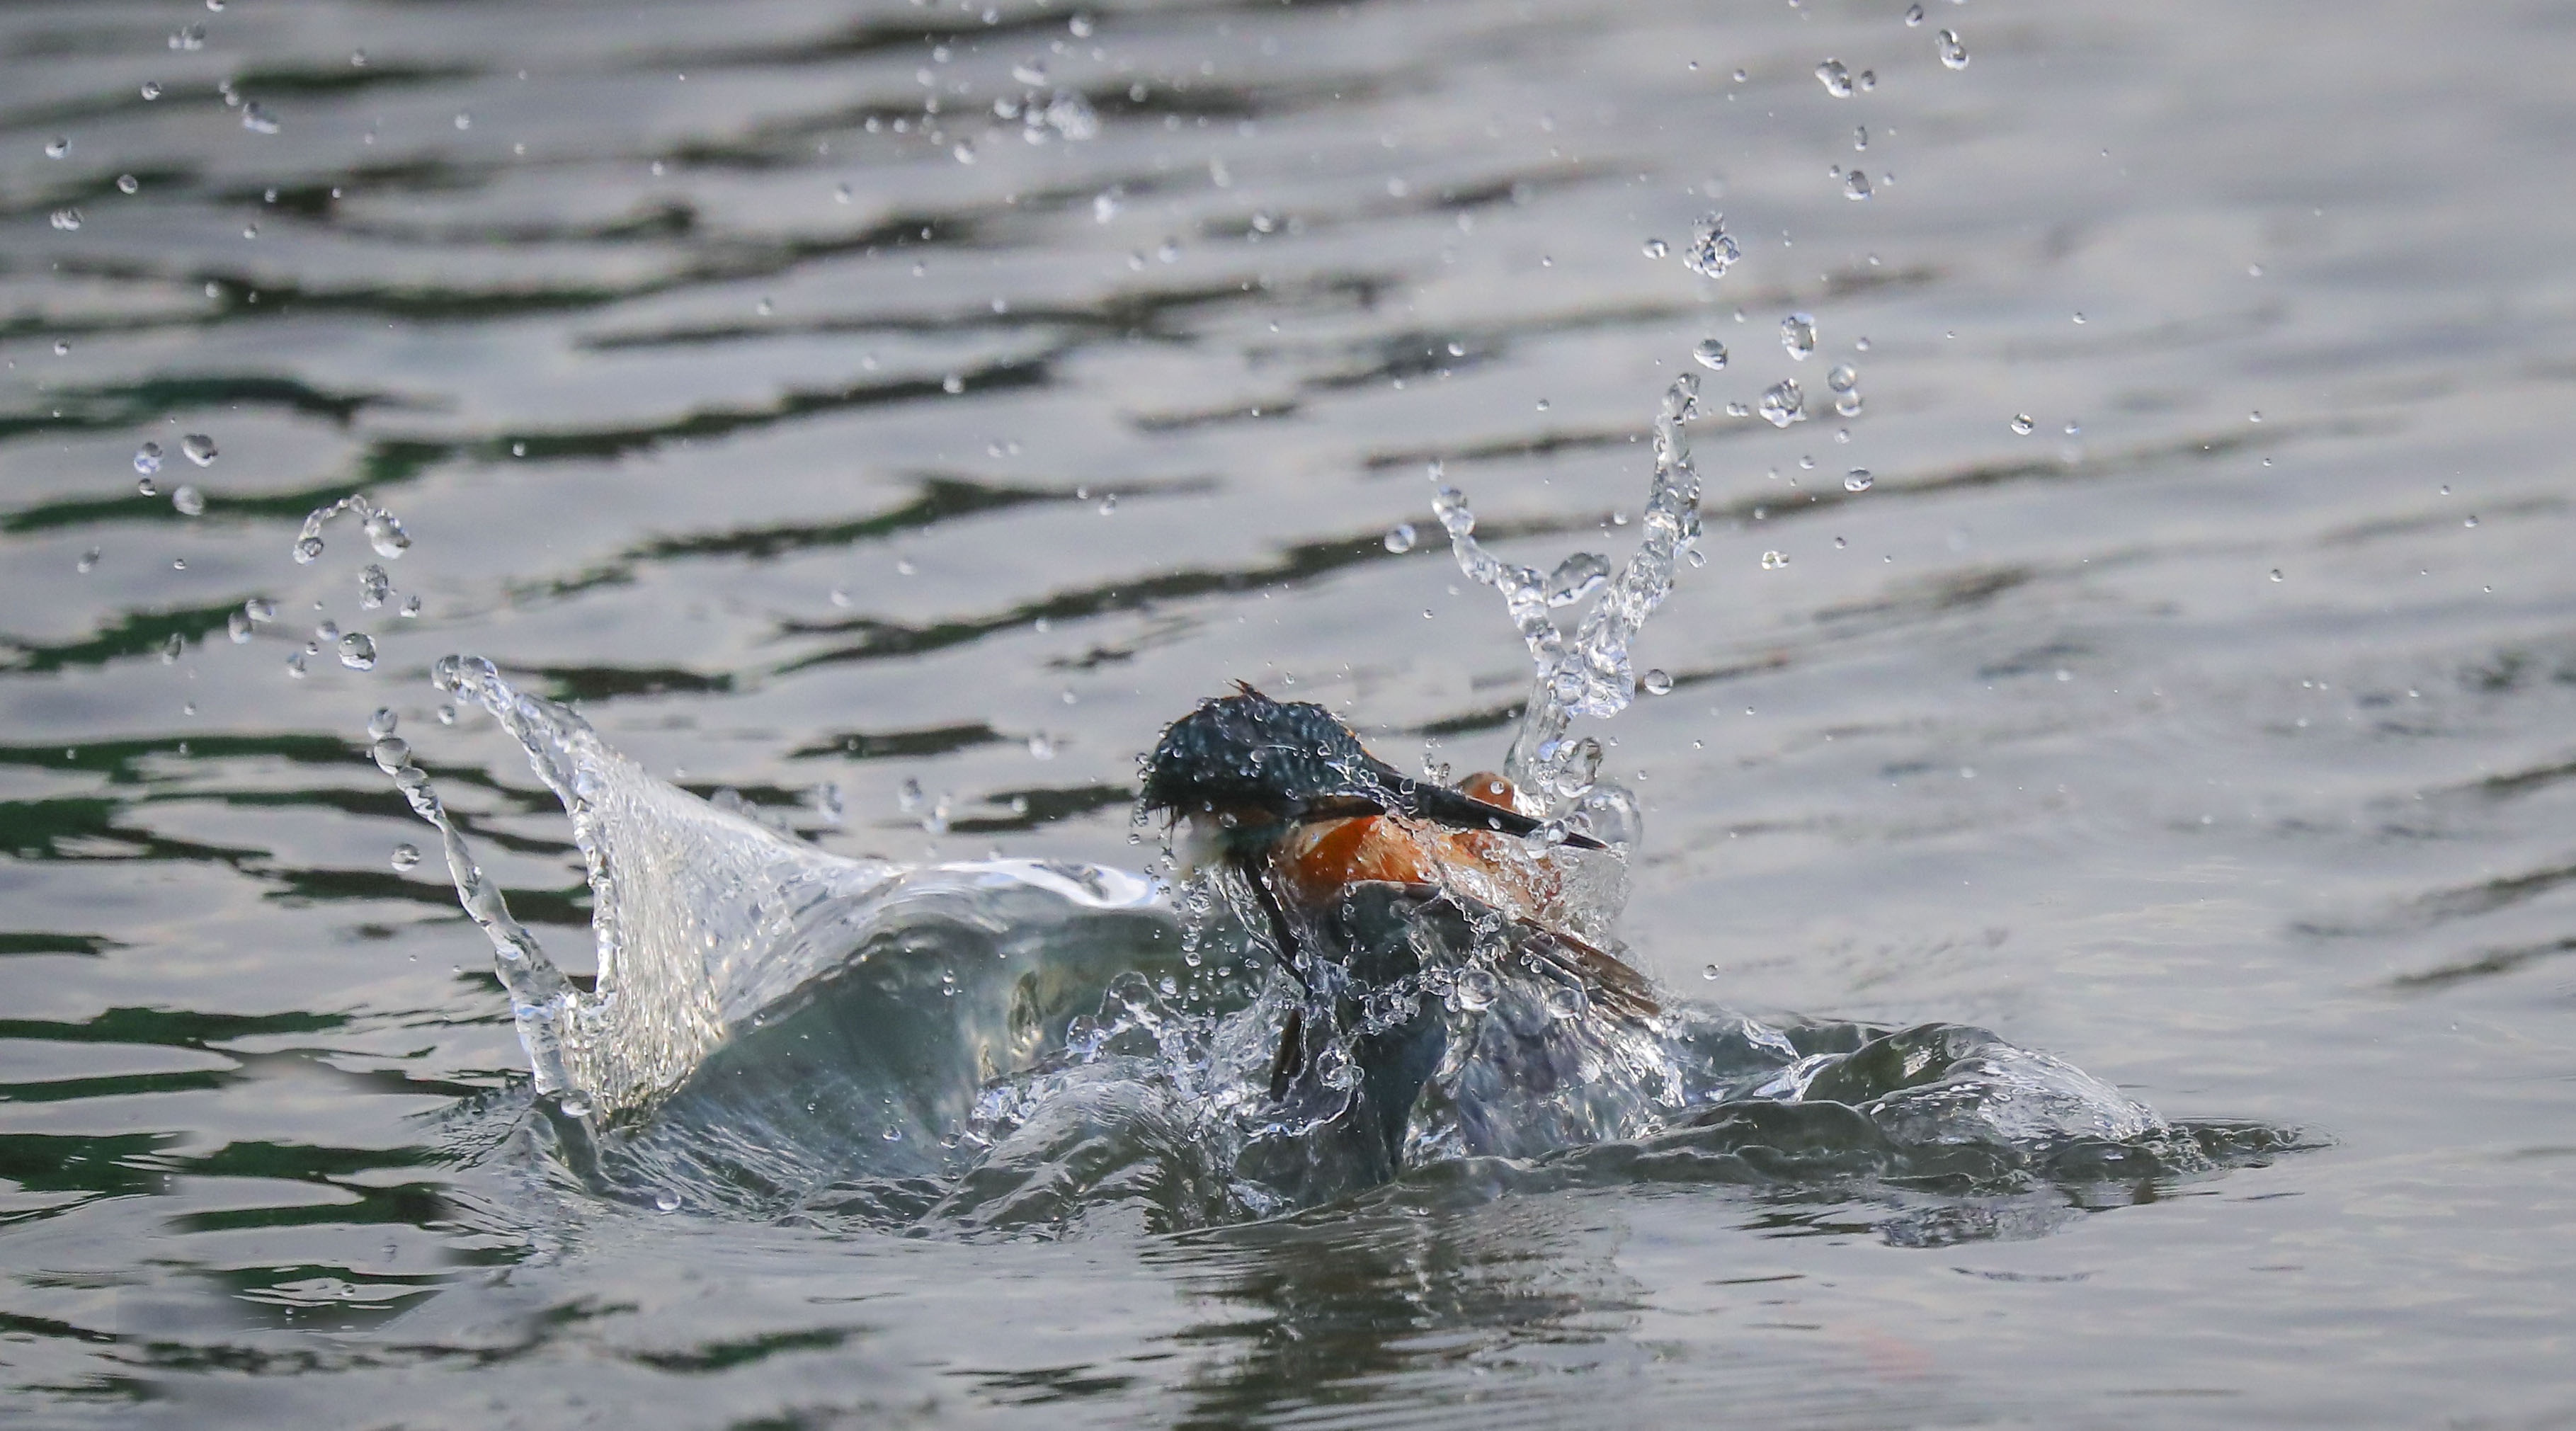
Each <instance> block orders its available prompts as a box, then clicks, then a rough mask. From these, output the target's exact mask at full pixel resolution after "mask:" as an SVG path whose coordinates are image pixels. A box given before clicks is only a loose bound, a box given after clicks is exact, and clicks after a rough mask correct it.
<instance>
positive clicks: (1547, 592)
mask: <svg viewBox="0 0 2576 1431" xmlns="http://www.w3.org/2000/svg"><path fill="white" fill-rule="evenodd" d="M1698 411H1699V379H1698V378H1697V376H1695V375H1693V374H1689V373H1684V374H1682V375H1681V376H1679V377H1677V378H1675V379H1674V380H1673V382H1672V386H1671V387H1669V388H1667V389H1666V390H1665V392H1664V399H1663V406H1662V408H1661V410H1660V411H1659V412H1658V414H1657V416H1656V420H1655V471H1654V477H1653V480H1652V481H1651V483H1650V484H1649V485H1648V487H1647V491H1646V510H1645V514H1644V517H1643V519H1642V521H1641V522H1640V526H1641V527H1642V528H1643V533H1644V534H1643V536H1642V538H1641V540H1640V541H1639V543H1638V547H1637V550H1636V552H1635V553H1634V554H1632V555H1631V556H1630V557H1629V558H1628V560H1627V561H1626V562H1625V563H1624V564H1623V565H1621V567H1620V568H1619V571H1618V574H1617V575H1616V576H1615V577H1612V576H1608V575H1607V572H1608V563H1607V562H1606V561H1605V560H1604V559H1603V558H1601V557H1598V556H1594V555H1592V554H1590V553H1578V554H1576V555H1575V556H1573V557H1570V558H1568V559H1567V561H1566V562H1565V564H1564V565H1561V566H1559V567H1558V568H1557V569H1556V571H1555V572H1553V573H1547V574H1542V573H1541V572H1539V571H1538V570H1537V569H1536V568H1534V567H1526V566H1518V565H1515V564H1513V563H1510V562H1506V561H1504V560H1502V559H1501V558H1500V557H1497V556H1495V555H1494V554H1493V553H1492V552H1489V551H1487V550H1486V549H1485V548H1484V546H1483V545H1482V544H1481V543H1479V542H1478V541H1477V540H1476V535H1475V533H1476V516H1475V513H1474V511H1473V510H1471V509H1470V508H1469V507H1468V505H1467V498H1466V495H1465V494H1464V493H1462V492H1460V491H1459V490H1458V489H1457V488H1455V487H1443V488H1441V489H1440V494H1439V496H1438V497H1437V498H1435V499H1434V500H1433V502H1432V510H1433V511H1434V512H1435V513H1437V514H1438V516H1439V518H1440V524H1441V526H1442V527H1443V528H1444V529H1446V530H1447V531H1448V533H1449V546H1450V550H1451V552H1452V553H1453V554H1455V555H1456V557H1457V559H1458V568H1459V570H1461V571H1463V572H1465V573H1466V574H1467V575H1468V576H1469V577H1470V578H1471V579H1473V580H1475V581H1477V582H1480V583H1482V584H1484V585H1486V586H1490V587H1492V588H1494V589H1495V590H1496V591H1498V592H1500V593H1502V597H1503V603H1504V607H1505V609H1506V610H1508V611H1509V612H1510V614H1511V618H1512V623H1513V624H1514V625H1515V626H1517V627H1518V628H1519V629H1520V634H1521V641H1522V643H1523V644H1524V645H1525V646H1527V647H1528V648H1529V654H1530V660H1531V662H1532V664H1533V665H1534V666H1535V668H1536V670H1535V679H1534V680H1533V681H1532V684H1531V689H1530V697H1529V704H1528V706H1527V707H1526V708H1525V709H1524V710H1523V712H1522V715H1521V722H1520V727H1519V729H1518V730H1517V731H1516V732H1515V733H1514V735H1513V738H1512V746H1511V753H1510V755H1509V756H1508V757H1507V758H1506V759H1505V762H1504V766H1503V774H1504V776H1505V778H1506V779H1508V780H1510V781H1511V782H1512V784H1513V785H1515V786H1517V787H1518V788H1519V790H1520V792H1521V793H1522V795H1523V796H1525V797H1527V798H1528V799H1529V800H1531V801H1534V802H1535V804H1536V807H1537V808H1535V809H1533V810H1532V811H1530V813H1533V814H1541V815H1546V816H1551V817H1560V816H1564V815H1567V814H1569V813H1571V812H1573V811H1574V810H1575V809H1576V808H1577V807H1578V805H1579V804H1580V802H1582V801H1583V800H1584V799H1585V797H1586V796H1587V795H1588V794H1590V793H1591V792H1593V791H1594V789H1595V785H1594V779H1593V770H1592V768H1591V767H1592V766H1594V765H1596V764H1597V762H1598V760H1599V747H1598V745H1597V744H1592V743H1589V742H1585V741H1572V740H1568V739H1567V738H1566V734H1567V731H1568V729H1569V728H1570V727H1571V725H1572V723H1573V721H1574V719H1575V718H1576V717H1578V716H1589V717H1592V718H1594V719H1596V720H1598V719H1607V718H1609V717H1611V716H1614V715H1617V714H1618V713H1619V712H1621V711H1623V710H1625V709H1627V708H1628V705H1629V703H1630V702H1631V701H1633V700H1635V699H1636V695H1637V679H1636V674H1635V672H1634V670H1633V669H1632V668H1631V666H1630V664H1629V648H1630V647H1631V646H1632V645H1634V644H1635V642H1636V638H1637V633H1638V631H1639V630H1640V629H1641V628H1642V627H1643V626H1644V625H1645V623H1646V618H1647V617H1649V616H1651V615H1653V614H1654V610H1655V608H1656V607H1657V606H1659V605H1661V604H1662V603H1663V600H1664V597H1665V595H1666V594H1667V593H1669V592H1670V591H1671V590H1672V584H1673V568H1674V565H1675V564H1676V562H1678V561H1679V559H1680V557H1681V555H1682V553H1683V552H1684V551H1686V550H1688V549H1689V548H1690V547H1691V546H1692V545H1693V544H1694V543H1695V542H1697V541H1698V540H1699V535H1700V518H1699V491H1700V483H1699V473H1698V472H1697V471H1696V470H1695V469H1694V468H1693V467H1692V466H1691V461H1690V444H1689V440H1688V438H1687V436H1686V435H1685V433H1684V432H1683V430H1682V424H1683V423H1684V422H1685V421H1687V420H1688V419H1689V418H1691V417H1694V416H1696V415H1698ZM1596 589H1597V590H1598V591H1599V593H1600V595H1599V599H1598V601H1597V602H1596V603H1595V604H1594V606H1593V607H1592V610H1591V611H1590V613H1589V614H1587V615H1586V616H1585V617H1584V618H1583V621H1582V623H1581V624H1580V625H1579V626H1577V627H1576V628H1575V630H1574V633H1573V634H1572V636H1571V637H1569V636H1568V635H1567V634H1566V632H1565V631H1564V630H1563V629H1561V628H1560V627H1559V626H1558V625H1557V623H1556V620H1555V618H1554V617H1553V616H1551V615H1550V614H1549V613H1550V611H1551V610H1552V609H1553V608H1555V607H1557V606H1560V605H1568V604H1572V603H1576V602H1579V601H1581V600H1582V599H1583V598H1584V597H1585V596H1587V595H1589V594H1591V593H1592V592H1593V591H1595V590H1596ZM1607 793H1608V792H1605V795H1606V794H1607Z"/></svg>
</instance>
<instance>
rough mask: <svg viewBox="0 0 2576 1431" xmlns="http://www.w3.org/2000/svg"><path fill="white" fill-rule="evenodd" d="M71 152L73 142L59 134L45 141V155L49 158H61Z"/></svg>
mask: <svg viewBox="0 0 2576 1431" xmlns="http://www.w3.org/2000/svg"><path fill="white" fill-rule="evenodd" d="M71 152H72V142H71V141H70V140H68V139H65V138H62V137H61V136H59V135H58V136H56V137H54V138H52V139H48V140H46V141H45V157H46V158H48V159H60V158H62V157H63V156H64V155H66V154H69V153H71Z"/></svg>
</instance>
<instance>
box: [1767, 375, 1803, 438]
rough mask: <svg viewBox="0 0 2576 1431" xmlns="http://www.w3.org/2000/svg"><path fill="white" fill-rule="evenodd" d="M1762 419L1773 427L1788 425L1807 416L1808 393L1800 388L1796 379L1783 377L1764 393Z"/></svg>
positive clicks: (1801, 420)
mask: <svg viewBox="0 0 2576 1431" xmlns="http://www.w3.org/2000/svg"><path fill="white" fill-rule="evenodd" d="M1761 412H1762V420H1763V421H1765V422H1768V423H1770V424H1771V425H1772V426H1773V427H1787V426H1788V425H1789V424H1791V423H1793V422H1804V421H1806V418H1807V395H1806V394H1805V393H1803V392H1800V391H1799V390H1798V384H1797V382H1796V380H1794V379H1790V378H1782V379H1781V380H1780V381H1778V382H1776V383H1773V384H1772V385H1771V386H1770V387H1769V388H1767V389H1765V390H1764V391H1763V394H1762V407H1761Z"/></svg>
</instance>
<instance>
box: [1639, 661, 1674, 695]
mask: <svg viewBox="0 0 2576 1431" xmlns="http://www.w3.org/2000/svg"><path fill="white" fill-rule="evenodd" d="M1638 684H1639V685H1641V686H1644V687H1645V688H1646V694H1647V695H1650V696H1668V695H1671V694H1672V693H1673V677H1672V673H1671V672H1670V671H1667V670H1665V669H1664V668H1663V667H1661V666H1657V667H1655V668H1654V669H1653V670H1650V671H1648V672H1646V674H1645V677H1644V678H1643V679H1642V680H1640V681H1639V682H1638Z"/></svg>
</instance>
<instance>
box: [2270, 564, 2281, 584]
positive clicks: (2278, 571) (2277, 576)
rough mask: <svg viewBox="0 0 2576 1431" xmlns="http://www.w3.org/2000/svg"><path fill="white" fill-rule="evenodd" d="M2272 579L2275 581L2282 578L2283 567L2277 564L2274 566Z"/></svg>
mask: <svg viewBox="0 0 2576 1431" xmlns="http://www.w3.org/2000/svg"><path fill="white" fill-rule="evenodd" d="M2272 579H2273V580H2274V581H2279V580H2280V579H2281V569H2280V568H2279V567H2277V566H2276V567H2274V568H2272Z"/></svg>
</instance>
